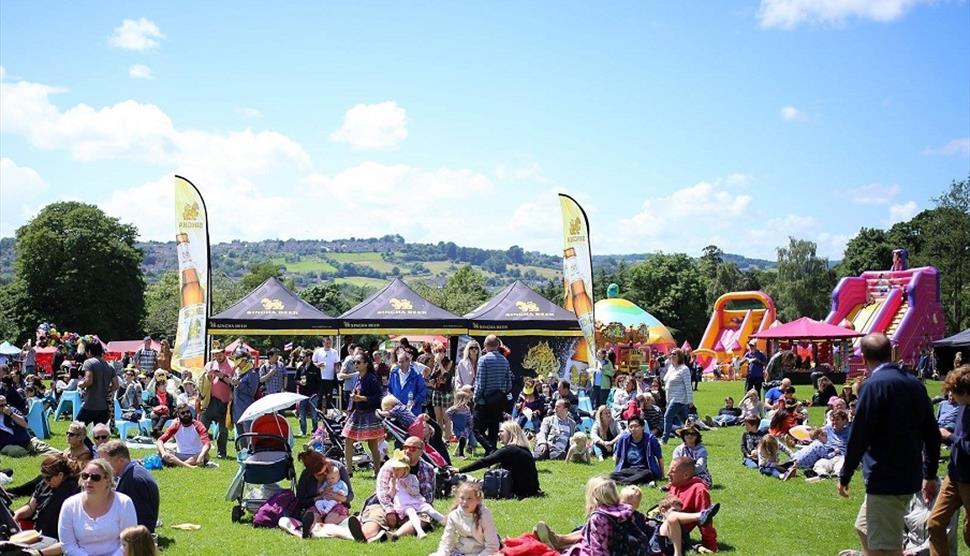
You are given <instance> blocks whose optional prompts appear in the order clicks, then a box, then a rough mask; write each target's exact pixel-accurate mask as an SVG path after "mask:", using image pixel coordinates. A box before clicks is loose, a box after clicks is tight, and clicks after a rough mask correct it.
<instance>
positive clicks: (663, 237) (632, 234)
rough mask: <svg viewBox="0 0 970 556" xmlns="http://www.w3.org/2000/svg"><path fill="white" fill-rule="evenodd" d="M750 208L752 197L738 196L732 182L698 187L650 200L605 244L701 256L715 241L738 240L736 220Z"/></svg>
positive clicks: (605, 238)
mask: <svg viewBox="0 0 970 556" xmlns="http://www.w3.org/2000/svg"><path fill="white" fill-rule="evenodd" d="M731 181H732V183H734V182H736V181H737V178H736V177H735V178H733V179H732V180H731ZM750 203H751V196H750V195H747V194H741V193H737V192H735V191H734V190H733V186H732V185H731V184H729V183H728V180H727V179H724V178H718V179H716V180H713V181H702V182H698V183H696V184H694V185H691V186H689V187H684V188H682V189H677V190H674V191H672V192H670V193H669V194H667V195H663V196H658V197H648V198H646V199H644V201H643V202H642V203H641V205H640V210H639V212H637V213H636V214H634V215H633V216H631V217H629V218H622V219H620V220H619V221H618V222H616V223H611V226H612V229H611V232H610V233H608V234H604V236H603V241H604V243H606V244H607V245H609V246H610V248H609V249H608V251H609V252H617V251H621V252H637V253H639V252H648V251H656V250H662V251H665V252H685V253H694V252H699V251H700V250H701V249H702V248H703V247H704V246H705V245H708V244H709V243H711V241H712V239H713V238H715V237H716V238H718V239H719V240H720V238H723V237H726V236H728V235H735V234H734V232H733V230H734V229H735V228H736V219H737V218H739V217H740V216H742V215H743V214H744V213H745V211H746V210H747V208H748V206H749V205H750ZM698 230H704V233H698ZM591 233H592V232H591ZM719 245H720V244H719Z"/></svg>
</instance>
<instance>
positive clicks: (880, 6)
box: [758, 0, 934, 29]
mask: <svg viewBox="0 0 970 556" xmlns="http://www.w3.org/2000/svg"><path fill="white" fill-rule="evenodd" d="M933 2H934V0H761V6H760V8H759V9H758V22H759V23H760V24H761V26H762V27H765V28H771V27H777V28H781V29H794V28H795V27H797V26H798V25H800V24H802V23H813V24H825V25H840V24H842V23H844V22H845V21H846V20H847V19H850V18H859V19H868V20H872V21H880V22H888V21H895V20H897V19H899V18H900V17H902V16H904V15H905V14H906V12H908V11H909V10H911V9H912V8H913V7H914V6H916V5H918V4H931V3H933Z"/></svg>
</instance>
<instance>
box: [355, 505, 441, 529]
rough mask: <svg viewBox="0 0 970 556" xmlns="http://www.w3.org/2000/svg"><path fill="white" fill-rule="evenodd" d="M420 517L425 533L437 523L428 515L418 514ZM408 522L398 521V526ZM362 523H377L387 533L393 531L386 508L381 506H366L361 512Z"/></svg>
mask: <svg viewBox="0 0 970 556" xmlns="http://www.w3.org/2000/svg"><path fill="white" fill-rule="evenodd" d="M418 517H419V518H420V519H421V528H422V529H424V530H425V532H427V531H431V530H432V528H433V527H434V523H435V522H434V521H432V520H431V517H430V516H429V515H428V514H426V513H421V512H419V513H418ZM406 521H407V520H406V519H405V520H398V525H397V526H398V527H400V526H401V525H402V524H403V523H405V522H406ZM360 522H361V523H376V524H378V525H380V526H381V529H384V530H385V531H388V530H390V529H391V526H390V525H389V524H388V523H387V512H385V511H384V508H383V507H381V505H380V504H371V505H370V506H366V507H365V508H364V509H363V510H361V512H360Z"/></svg>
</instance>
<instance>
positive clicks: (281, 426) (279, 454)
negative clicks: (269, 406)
mask: <svg viewBox="0 0 970 556" xmlns="http://www.w3.org/2000/svg"><path fill="white" fill-rule="evenodd" d="M289 437H290V426H289V424H288V423H287V422H286V419H284V418H283V417H280V416H279V415H277V414H275V413H271V414H267V415H262V416H260V417H257V418H256V420H254V421H253V425H252V430H251V432H247V433H243V434H240V435H239V436H237V437H236V452H238V454H239V455H238V456H237V459H238V461H239V468H240V469H239V475H240V476H241V482H242V484H241V485H240V488H238V489H236V494H235V496H234V497H233V500H234V501H235V502H236V505H235V506H233V508H232V521H233V523H237V522H239V520H240V519H242V517H243V515H244V514H245V512H246V511H247V510H248V511H249V512H250V513H253V514H254V513H256V511H257V510H258V509H259V507H260V506H262V505H263V504H264V503H266V501H267V500H268V499H269V498H270V497H271V496H272V495H273V494H276V493H277V492H279V491H280V490H286V489H281V488H280V487H279V484H278V483H280V482H282V481H287V480H288V481H289V482H290V486H289V490H291V491H293V490H294V489H295V487H296V468H295V467H294V466H293V453H292V451H291V450H290V444H289ZM247 485H253V486H259V487H261V488H258V489H254V488H252V487H247Z"/></svg>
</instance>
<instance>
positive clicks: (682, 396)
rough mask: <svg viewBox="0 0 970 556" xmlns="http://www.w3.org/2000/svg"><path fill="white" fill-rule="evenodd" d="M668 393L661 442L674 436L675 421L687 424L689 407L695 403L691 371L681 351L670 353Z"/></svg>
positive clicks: (667, 381)
mask: <svg viewBox="0 0 970 556" xmlns="http://www.w3.org/2000/svg"><path fill="white" fill-rule="evenodd" d="M664 383H665V388H664V389H665V390H666V391H667V411H666V412H664V432H663V438H662V439H661V441H662V442H663V443H664V444H666V443H667V439H668V438H670V437H671V436H673V434H674V420H675V419H676V420H677V421H678V422H679V424H680V425H681V426H682V425H683V424H684V423H686V422H687V406H689V405H690V404H692V403H694V389H693V387H692V383H691V375H690V369H688V368H687V365H685V364H684V353H683V352H682V351H681V350H679V349H674V350H673V351H671V352H670V367H669V369H668V370H667V374H666V375H664Z"/></svg>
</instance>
